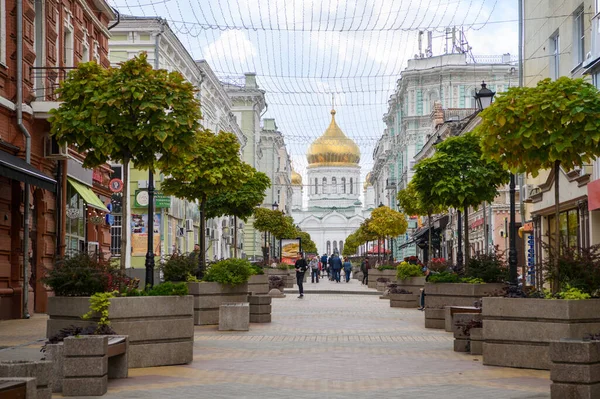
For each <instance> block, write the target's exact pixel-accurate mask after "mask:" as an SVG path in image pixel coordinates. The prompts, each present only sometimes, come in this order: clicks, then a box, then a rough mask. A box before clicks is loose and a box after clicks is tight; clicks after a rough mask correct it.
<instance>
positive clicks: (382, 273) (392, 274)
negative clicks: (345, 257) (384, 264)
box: [369, 269, 396, 292]
mask: <svg viewBox="0 0 600 399" xmlns="http://www.w3.org/2000/svg"><path fill="white" fill-rule="evenodd" d="M378 278H387V279H388V280H389V281H388V282H389V283H394V282H396V270H377V269H369V288H375V289H376V290H377V291H381V292H383V291H384V290H385V284H386V283H384V284H381V283H379V284H377V279H378Z"/></svg>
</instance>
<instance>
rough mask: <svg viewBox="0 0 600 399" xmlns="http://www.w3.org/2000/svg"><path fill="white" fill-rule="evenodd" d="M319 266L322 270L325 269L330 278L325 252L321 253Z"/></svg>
mask: <svg viewBox="0 0 600 399" xmlns="http://www.w3.org/2000/svg"><path fill="white" fill-rule="evenodd" d="M321 267H322V268H323V270H325V272H327V278H329V279H330V280H331V278H330V277H329V268H328V267H327V254H323V256H321Z"/></svg>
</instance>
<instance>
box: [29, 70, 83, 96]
mask: <svg viewBox="0 0 600 399" xmlns="http://www.w3.org/2000/svg"><path fill="white" fill-rule="evenodd" d="M72 69H75V67H33V68H31V81H32V82H33V87H34V90H33V93H34V96H35V99H36V100H37V101H58V94H56V89H57V88H58V86H59V85H60V82H62V81H63V80H65V79H66V78H67V75H68V73H69V72H70V71H71V70H72Z"/></svg>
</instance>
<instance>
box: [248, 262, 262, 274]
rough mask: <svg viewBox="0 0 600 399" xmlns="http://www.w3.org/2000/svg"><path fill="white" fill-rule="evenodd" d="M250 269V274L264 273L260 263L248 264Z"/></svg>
mask: <svg viewBox="0 0 600 399" xmlns="http://www.w3.org/2000/svg"><path fill="white" fill-rule="evenodd" d="M250 269H252V275H263V274H265V271H264V269H263V268H262V267H261V266H260V265H257V264H256V263H252V264H250Z"/></svg>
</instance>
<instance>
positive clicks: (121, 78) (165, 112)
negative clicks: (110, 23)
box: [49, 53, 202, 269]
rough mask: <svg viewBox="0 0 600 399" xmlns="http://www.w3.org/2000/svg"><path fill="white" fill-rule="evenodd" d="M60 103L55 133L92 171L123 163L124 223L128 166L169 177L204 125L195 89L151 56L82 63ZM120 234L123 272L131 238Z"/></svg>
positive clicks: (67, 81) (62, 91)
mask: <svg viewBox="0 0 600 399" xmlns="http://www.w3.org/2000/svg"><path fill="white" fill-rule="evenodd" d="M57 92H58V94H59V95H60V101H61V104H60V106H59V107H58V108H56V109H53V110H51V111H50V113H51V114H52V116H51V117H50V118H49V122H50V124H51V128H50V134H51V135H52V136H54V137H55V138H56V140H57V141H58V142H59V143H61V144H64V143H67V144H69V145H73V146H74V147H75V148H76V149H77V151H78V152H79V153H81V154H83V155H85V159H84V162H83V166H84V167H85V168H93V167H96V166H99V165H102V164H104V163H106V162H107V161H109V160H111V161H113V162H120V163H122V164H123V180H124V186H123V220H127V202H128V200H129V174H128V168H129V163H130V162H133V163H134V165H135V166H136V167H137V168H140V169H142V170H151V171H154V170H155V169H160V170H162V171H164V172H167V173H168V170H169V168H170V167H171V166H172V165H174V164H176V163H178V162H179V161H180V160H181V159H182V158H183V157H184V156H185V154H187V153H189V152H190V151H191V150H192V146H193V144H194V142H195V140H194V137H195V135H196V132H197V130H198V129H199V127H200V124H199V122H198V121H199V120H200V119H201V117H202V116H201V114H200V103H199V102H198V100H197V99H196V98H195V88H194V86H193V85H192V84H191V83H189V82H186V81H185V80H184V78H183V76H181V74H180V73H178V72H167V71H166V70H163V69H161V70H154V69H152V66H151V65H150V64H149V63H148V62H147V59H146V54H145V53H142V54H140V55H139V56H137V57H135V58H133V59H131V60H128V61H125V62H122V63H120V64H119V67H118V68H109V69H103V68H101V67H100V66H99V65H98V64H96V63H95V62H88V63H82V64H79V66H78V67H77V69H74V70H73V71H71V72H70V73H69V77H68V79H65V80H64V81H62V82H61V84H60V87H59V88H58V90H57ZM126 232H127V230H126V229H125V230H124V232H123V234H122V235H121V248H122V249H123V250H122V251H121V269H125V266H126V264H125V259H126V254H127V251H126V250H125V248H127V241H128V237H127V234H126Z"/></svg>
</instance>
